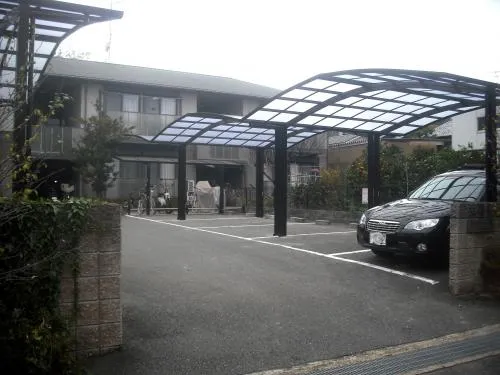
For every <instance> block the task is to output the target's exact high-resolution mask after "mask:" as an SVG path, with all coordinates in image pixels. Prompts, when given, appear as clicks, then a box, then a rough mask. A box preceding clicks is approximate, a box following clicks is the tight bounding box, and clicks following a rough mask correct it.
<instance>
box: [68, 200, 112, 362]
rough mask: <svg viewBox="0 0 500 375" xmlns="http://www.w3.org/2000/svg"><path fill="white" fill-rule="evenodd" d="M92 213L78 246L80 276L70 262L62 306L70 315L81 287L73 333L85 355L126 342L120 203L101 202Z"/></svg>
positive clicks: (107, 350)
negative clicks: (77, 275)
mask: <svg viewBox="0 0 500 375" xmlns="http://www.w3.org/2000/svg"><path fill="white" fill-rule="evenodd" d="M89 215H90V220H89V224H88V225H87V228H86V231H85V233H84V234H83V237H82V239H81V242H80V246H79V249H78V251H79V259H80V274H79V277H78V278H77V280H74V278H73V276H72V270H71V268H72V266H71V265H67V267H66V270H65V272H64V275H63V278H62V280H61V310H62V311H63V313H64V314H66V315H67V316H68V317H71V316H72V314H73V311H74V308H73V307H74V297H75V287H76V288H77V293H76V296H77V303H76V305H77V310H76V311H77V316H76V324H73V334H74V335H75V339H76V340H75V343H76V344H75V345H76V347H75V350H76V352H77V354H78V355H81V356H88V355H99V354H104V353H107V352H110V351H113V350H115V349H118V348H119V347H120V346H121V344H122V308H121V300H120V274H121V229H120V206H118V205H114V204H104V205H99V206H96V207H93V208H92V209H91V210H90V213H89ZM70 321H71V320H70Z"/></svg>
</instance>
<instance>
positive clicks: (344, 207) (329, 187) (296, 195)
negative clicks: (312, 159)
mask: <svg viewBox="0 0 500 375" xmlns="http://www.w3.org/2000/svg"><path fill="white" fill-rule="evenodd" d="M483 162H484V152H483V151H478V150H471V149H462V150H452V149H448V148H445V149H442V150H439V151H434V150H432V149H425V148H418V149H416V150H414V151H413V152H412V153H411V154H405V153H403V152H402V151H401V150H400V149H399V148H397V147H396V146H385V147H382V149H381V152H380V179H381V186H380V201H381V203H385V202H390V201H393V200H396V199H401V198H404V197H406V196H408V193H409V192H411V191H412V190H413V189H415V188H417V187H418V186H419V185H421V184H422V183H423V182H425V181H426V180H428V179H429V178H431V177H433V176H435V175H437V174H439V173H443V172H446V171H450V170H453V169H456V168H458V167H460V166H463V165H464V164H480V163H483ZM363 187H368V160H367V154H366V152H365V153H363V155H362V156H361V157H359V158H358V159H356V160H355V161H354V162H353V163H352V164H351V166H350V167H349V168H347V169H346V170H335V169H333V170H324V171H322V172H321V178H320V179H318V180H316V181H313V182H311V183H309V184H304V185H299V186H295V187H292V188H290V190H289V191H290V204H291V205H292V207H294V208H306V209H307V208H308V209H331V210H339V211H356V210H359V209H360V208H361V207H363V205H362V204H361V191H362V188H363Z"/></svg>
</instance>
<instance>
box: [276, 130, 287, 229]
mask: <svg viewBox="0 0 500 375" xmlns="http://www.w3.org/2000/svg"><path fill="white" fill-rule="evenodd" d="M274 147H275V153H274V176H275V178H274V235H275V236H279V237H282V236H286V211H287V210H286V208H287V187H288V186H287V185H288V160H287V152H286V149H287V127H286V126H280V127H278V128H276V129H275V130H274Z"/></svg>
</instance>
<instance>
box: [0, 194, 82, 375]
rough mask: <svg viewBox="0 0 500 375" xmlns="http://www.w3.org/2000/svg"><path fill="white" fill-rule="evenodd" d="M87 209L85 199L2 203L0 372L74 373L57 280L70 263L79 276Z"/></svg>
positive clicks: (0, 218)
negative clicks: (78, 248) (79, 255)
mask: <svg viewBox="0 0 500 375" xmlns="http://www.w3.org/2000/svg"><path fill="white" fill-rule="evenodd" d="M89 207H90V202H88V201H85V200H75V201H71V202H67V203H61V202H52V201H50V202H49V201H20V200H1V201H0V241H1V242H0V244H1V245H0V373H2V374H73V373H75V372H76V370H75V368H76V367H75V366H76V363H75V361H74V359H73V356H72V354H71V350H70V349H71V347H72V341H71V340H72V335H70V334H69V330H68V327H67V322H66V321H65V319H63V317H62V316H61V313H60V311H59V295H60V278H61V274H62V272H63V267H64V265H65V264H68V263H69V264H70V265H72V271H73V273H74V276H75V277H76V275H77V274H78V259H77V257H78V256H77V253H76V251H75V250H74V249H75V248H76V246H77V244H78V241H79V238H80V234H81V232H82V230H83V228H84V226H85V223H86V218H87V212H88V209H89ZM75 306H76V305H75ZM74 314H76V310H75V311H74Z"/></svg>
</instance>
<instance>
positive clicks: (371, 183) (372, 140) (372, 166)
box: [368, 134, 380, 208]
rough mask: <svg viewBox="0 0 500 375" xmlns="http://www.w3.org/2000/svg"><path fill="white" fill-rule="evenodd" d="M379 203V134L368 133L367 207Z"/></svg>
mask: <svg viewBox="0 0 500 375" xmlns="http://www.w3.org/2000/svg"><path fill="white" fill-rule="evenodd" d="M379 203H380V135H378V134H369V135H368V207H370V208H371V207H375V206H376V205H378V204H379Z"/></svg>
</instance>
